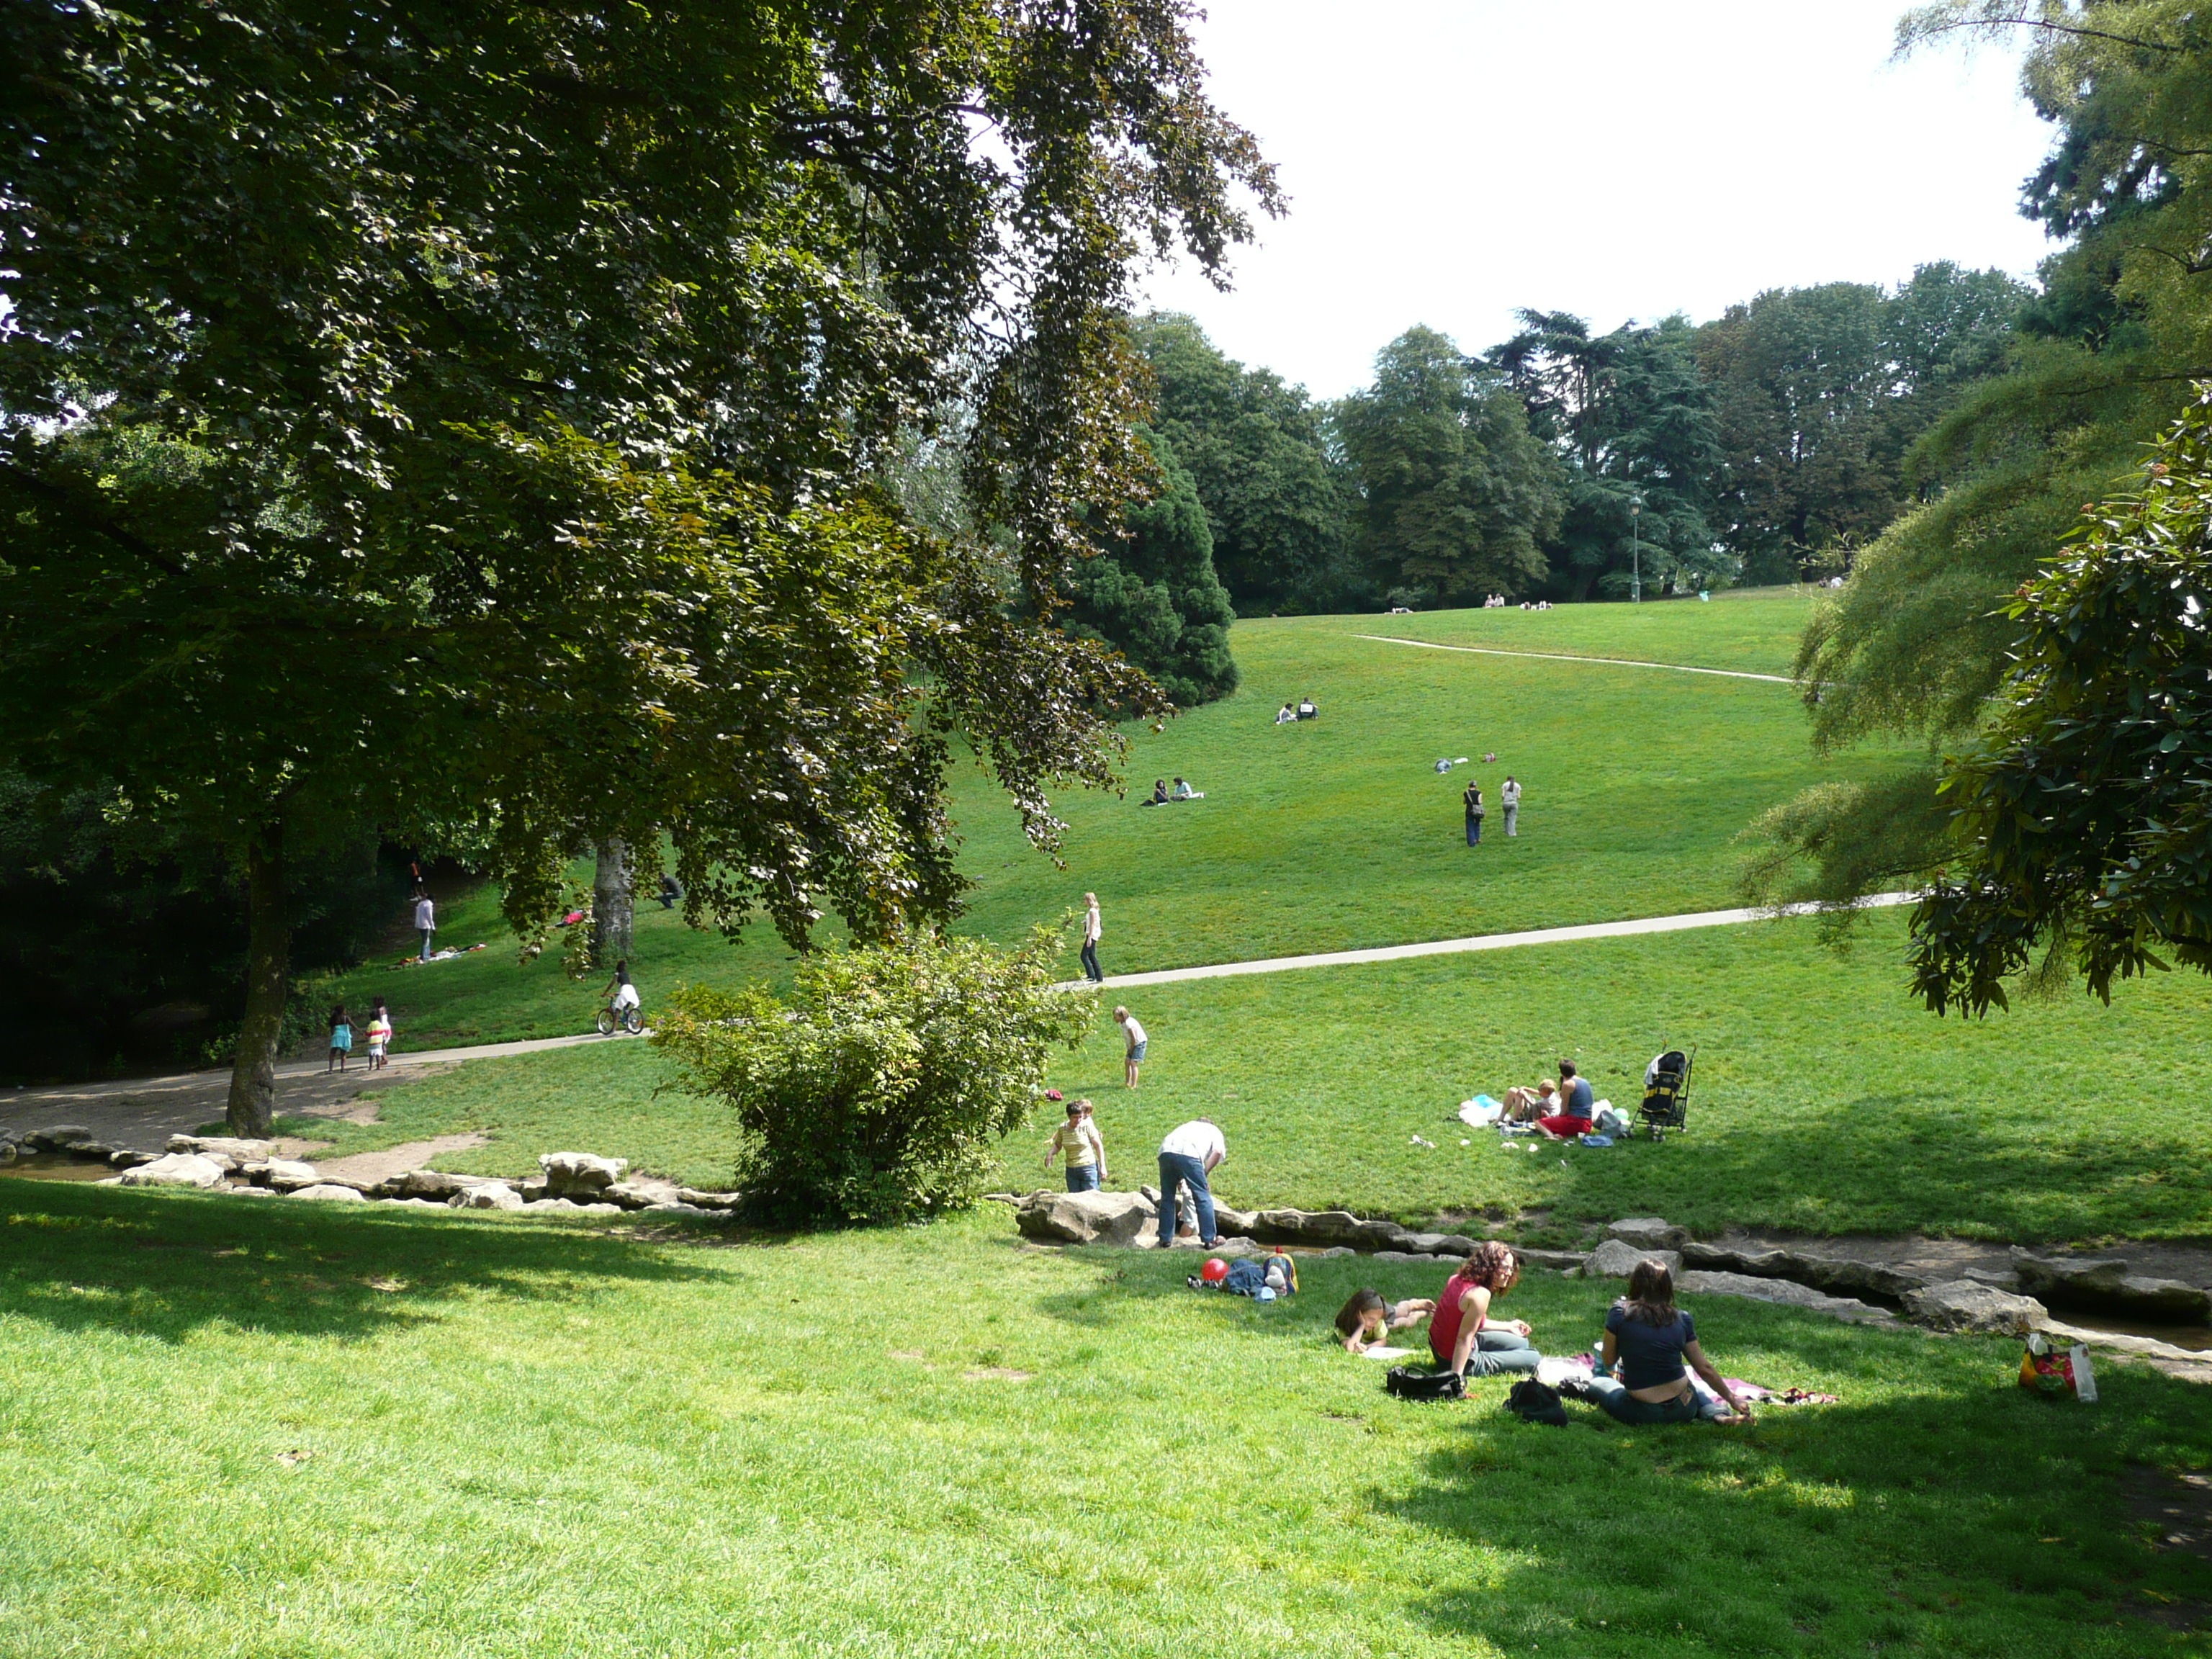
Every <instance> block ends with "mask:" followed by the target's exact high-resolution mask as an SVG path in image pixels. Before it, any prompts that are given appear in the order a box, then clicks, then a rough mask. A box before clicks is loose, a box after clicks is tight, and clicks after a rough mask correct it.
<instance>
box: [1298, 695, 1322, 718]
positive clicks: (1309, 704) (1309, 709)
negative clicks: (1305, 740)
mask: <svg viewBox="0 0 2212 1659" xmlns="http://www.w3.org/2000/svg"><path fill="white" fill-rule="evenodd" d="M1298 718H1299V719H1300V720H1319V719H1320V718H1321V710H1320V709H1318V708H1315V707H1314V700H1313V699H1312V698H1311V697H1300V698H1299V699H1298Z"/></svg>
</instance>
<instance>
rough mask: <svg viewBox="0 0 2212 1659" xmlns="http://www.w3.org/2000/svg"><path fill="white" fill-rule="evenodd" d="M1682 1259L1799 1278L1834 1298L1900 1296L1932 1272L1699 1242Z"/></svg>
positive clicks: (1726, 1269) (1802, 1252)
mask: <svg viewBox="0 0 2212 1659" xmlns="http://www.w3.org/2000/svg"><path fill="white" fill-rule="evenodd" d="M1682 1259H1683V1260H1684V1261H1686V1262H1688V1263H1689V1265H1690V1266H1692V1267H1711V1268H1717V1269H1719V1270H1720V1271H1722V1272H1724V1273H1747V1274H1748V1275H1750V1276H1751V1277H1752V1278H1753V1279H1796V1281H1797V1282H1798V1283H1799V1284H1801V1285H1812V1286H1813V1287H1814V1289H1815V1290H1820V1291H1827V1292H1828V1293H1829V1294H1830V1295H1831V1296H1868V1295H1872V1296H1900V1297H1901V1296H1903V1295H1904V1294H1905V1292H1906V1291H1917V1290H1918V1289H1919V1288H1920V1287H1921V1286H1922V1285H1925V1284H1927V1283H1928V1282H1929V1276H1928V1274H1926V1273H1919V1272H1916V1271H1914V1270H1913V1269H1912V1268H1911V1267H1892V1266H1888V1265H1887V1264H1885V1263H1882V1262H1879V1261H1852V1260H1850V1258H1848V1257H1844V1256H1829V1255H1814V1254H1812V1253H1810V1252H1808V1251H1805V1250H1740V1249H1733V1248H1731V1247H1730V1246H1728V1245H1724V1244H1704V1243H1699V1242H1698V1241H1697V1240H1696V1239H1692V1240H1691V1241H1690V1242H1689V1243H1686V1244H1685V1245H1683V1246H1682Z"/></svg>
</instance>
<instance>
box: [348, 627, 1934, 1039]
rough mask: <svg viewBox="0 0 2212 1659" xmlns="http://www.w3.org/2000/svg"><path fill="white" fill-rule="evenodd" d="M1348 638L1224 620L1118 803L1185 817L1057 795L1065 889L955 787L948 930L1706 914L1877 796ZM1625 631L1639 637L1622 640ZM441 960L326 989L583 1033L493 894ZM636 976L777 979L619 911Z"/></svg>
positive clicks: (982, 786)
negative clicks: (1475, 829) (1220, 647)
mask: <svg viewBox="0 0 2212 1659" xmlns="http://www.w3.org/2000/svg"><path fill="white" fill-rule="evenodd" d="M1803 611H1804V605H1803V604H1802V602H1800V601H1797V600H1795V599H1781V600H1777V599H1744V600H1739V601H1736V602H1735V603H1733V604H1729V605H1722V604H1719V603H1718V602H1716V603H1715V604H1713V605H1698V604H1696V603H1695V602H1691V603H1688V604H1670V605H1647V606H1644V607H1643V609H1642V611H1640V612H1638V611H1632V610H1631V608H1630V607H1627V606H1624V605H1591V606H1583V607H1579V608H1577V609H1575V610H1571V611H1569V610H1563V611H1549V612H1544V613H1537V614H1527V613H1522V612H1521V611H1491V612H1488V613H1485V612H1481V611H1468V612H1452V613H1435V614H1433V615H1431V616H1428V617H1417V618H1411V619H1409V618H1407V617H1395V618H1393V619H1391V620H1392V622H1393V623H1408V622H1409V621H1411V622H1418V623H1421V624H1422V625H1424V626H1425V627H1431V628H1435V629H1445V630H1450V629H1461V630H1462V631H1467V630H1473V631H1474V632H1483V631H1485V630H1494V629H1499V628H1507V629H1510V626H1511V625H1513V624H1516V623H1541V624H1542V625H1543V626H1544V627H1546V628H1547V629H1554V630H1557V629H1568V630H1570V631H1571V633H1572V634H1573V635H1574V637H1575V638H1577V639H1579V640H1582V641H1584V642H1586V643H1588V644H1589V645H1590V647H1591V648H1592V649H1593V650H1595V649H1598V648H1600V647H1602V648H1603V649H1605V650H1608V651H1610V650H1634V651H1637V652H1644V651H1649V652H1650V653H1656V654H1658V655H1662V656H1666V655H1668V654H1669V653H1672V654H1673V655H1674V656H1675V657H1678V658H1680V659H1692V658H1698V657H1712V658H1716V659H1720V658H1726V659H1729V661H1735V660H1736V659H1737V655H1739V654H1741V653H1753V656H1754V657H1756V653H1759V652H1765V653H1768V655H1769V656H1771V655H1773V654H1775V653H1780V654H1781V655H1782V656H1784V658H1786V655H1787V653H1788V652H1789V650H1790V649H1791V648H1793V647H1792V643H1791V642H1792V641H1794V638H1795V630H1796V628H1797V626H1798V625H1799V624H1800V623H1802V616H1803ZM1728 619H1736V620H1735V621H1733V622H1728ZM1372 621H1373V619H1371V618H1359V617H1320V618H1300V619H1295V620H1289V621H1283V622H1247V623H1238V624H1237V629H1236V647H1237V659H1238V661H1239V663H1240V664H1241V665H1242V667H1243V675H1244V690H1243V691H1242V692H1240V693H1239V694H1238V695H1237V696H1234V697H1231V698H1229V699H1227V700H1226V701H1225V702H1219V703H1216V704H1212V705H1211V706H1209V707H1207V708H1200V709H1195V710H1193V711H1192V712H1190V713H1188V714H1183V715H1182V716H1181V717H1179V718H1178V719H1176V720H1175V721H1173V722H1172V723H1170V726H1169V727H1168V728H1167V730H1166V731H1165V732H1162V733H1161V734H1160V735H1158V736H1157V737H1154V736H1152V735H1150V734H1146V733H1140V734H1139V735H1138V736H1137V737H1136V738H1135V740H1134V742H1133V753H1132V757H1131V759H1130V763H1129V776H1130V777H1131V779H1132V780H1133V781H1138V782H1141V783H1147V784H1148V783H1149V781H1151V780H1152V778H1154V777H1164V776H1171V775H1176V774H1181V775H1185V776H1187V777H1189V778H1191V779H1193V780H1194V781H1195V782H1196V784H1197V785H1198V786H1199V787H1201V788H1203V789H1205V790H1206V797H1207V798H1206V799H1205V800H1204V801H1200V802H1194V803H1188V804H1183V805H1173V806H1169V807H1163V808H1157V809H1147V808H1142V807H1139V806H1138V805H1135V804H1134V796H1133V797H1132V799H1130V800H1127V801H1122V800H1118V799H1113V798H1111V797H1106V796H1099V795H1096V794H1083V793H1073V794H1071V795H1070V796H1068V797H1067V798H1066V799H1064V800H1062V801H1060V803H1059V805H1060V811H1062V812H1063V813H1064V814H1065V816H1066V818H1067V820H1068V823H1069V825H1070V829H1069V833H1068V836H1067V840H1066V868H1065V869H1064V870H1061V869H1055V868H1054V866H1053V864H1052V862H1051V861H1050V860H1048V859H1046V858H1045V857H1043V856H1042V854H1038V853H1036V851H1035V850H1033V849H1032V848H1030V847H1029V846H1028V844H1027V843H1026V842H1024V840H1023V839H1022V837H1021V836H1020V834H1019V831H1018V828H1017V826H1016V825H1015V823H1014V822H1013V818H1012V813H1011V812H1010V811H1009V810H1008V809H1007V807H1006V805H1005V803H1004V801H1003V799H1001V798H1000V797H999V796H998V795H997V794H996V793H995V792H994V790H993V789H992V788H991V787H989V785H988V783H987V781H986V780H984V779H982V778H981V777H980V776H979V775H976V774H975V773H972V772H965V773H963V775H962V776H961V779H960V781H959V787H958V788H957V791H956V795H955V800H954V807H955V812H956V816H957V818H958V820H959V824H960V829H961V830H962V832H963V834H964V836H966V838H967V840H966V846H965V848H964V852H963V867H964V868H965V869H966V870H967V871H968V872H969V874H970V876H971V877H972V878H974V879H975V883H976V891H975V894H974V896H973V908H972V910H971V911H970V913H969V916H968V918H967V919H966V921H964V922H963V924H962V926H963V929H965V930H968V931H973V932H979V933H985V934H988V935H990V936H992V937H995V938H1000V939H1009V938H1012V937H1014V936H1016V935H1018V934H1019V933H1021V932H1022V931H1023V930H1024V929H1026V928H1027V927H1030V925H1031V924H1033V923H1035V922H1037V921H1050V920H1053V919H1055V918H1057V917H1059V916H1060V915H1061V914H1062V913H1063V912H1065V911H1066V910H1067V909H1068V908H1071V907H1073V906H1077V905H1079V904H1080V902H1081V898H1082V895H1083V893H1084V892H1085V890H1095V891H1097V893H1098V894H1099V896H1100V898H1101V900H1102V902H1103V905H1104V908H1105V918H1106V927H1107V934H1106V940H1105V944H1104V946H1103V951H1102V955H1103V958H1104V961H1105V964H1106V968H1107V971H1108V972H1109V973H1130V972H1138V971H1142V970H1145V969H1157V968H1169V967H1180V966H1185V965H1189V964H1194V963H1208V962H1225V961H1236V960H1241V959H1245V958H1249V957H1266V956H1279V955H1286V954H1293V953H1301V952H1306V951H1333V950H1346V949H1354V948H1358V947H1362V946H1368V945H1391V944H1401V943H1404V942H1407V941H1409V940H1417V939H1449V938H1455V937H1459V936H1462V935H1466V934H1474V933H1499V932H1507V931H1513V930H1518V929H1522V928H1533V927H1552V926H1561V925H1566V924H1571V923H1575V922H1587V921H1610V920H1615V919H1620V918H1624V917H1631V916H1643V915H1668V914H1672V913H1674V912H1679V911H1685V910H1700V909H1711V908H1722V907H1725V906H1728V905H1730V904H1733V903H1735V902H1736V894H1735V870H1736V866H1737V862H1738V858H1739V854H1738V849H1737V848H1735V845H1734V842H1735V836H1737V835H1738V834H1739V833H1740V832H1741V830H1742V829H1743V828H1744V826H1745V825H1746V824H1747V823H1748V822H1749V821H1750V820H1751V819H1752V818H1753V817H1755V816H1756V815H1757V814H1758V813H1759V812H1760V811H1763V810H1764V809H1765V808H1766V807H1768V806H1770V805H1773V804H1775V803H1776V802H1778V801H1779V800H1783V799H1787V798H1788V797H1790V796H1791V795H1793V794H1795V793H1796V792H1797V791H1798V790H1800V789H1801V788H1803V787H1806V786H1808V785H1809V784H1811V783H1814V782H1816V781H1820V780H1823V779H1827V778H1864V777H1869V776H1873V775H1877V774H1879V773H1880V772H1881V771H1882V770H1884V769H1887V768H1888V767H1889V766H1891V765H1893V764H1894V763H1895V762H1896V760H1897V758H1898V754H1897V752H1895V751H1883V750H1879V749H1870V750H1864V751H1859V752H1855V753H1853V754H1851V755H1850V756H1847V757H1835V758H1829V759H1819V758H1816V757H1814V756H1813V755H1812V754H1811V753H1810V751H1809V750H1808V745H1807V743H1806V738H1805V730H1804V720H1803V711H1802V709H1801V708H1800V707H1799V706H1798V704H1797V702H1796V699H1795V697H1794V696H1793V695H1792V693H1791V692H1790V689H1789V688H1788V687H1786V686H1780V685H1771V684H1762V683H1759V682H1754V681H1737V680H1725V679H1715V678H1707V677H1703V676H1696V675H1680V674H1667V673H1661V672H1656V671H1650V670H1644V669H1634V668H1620V667H1613V666H1607V665H1583V664H1578V663H1561V662H1541V661H1522V660H1517V659H1505V658H1498V657H1483V656H1463V655H1455V654H1451V653H1442V652H1430V651H1422V650H1418V649H1415V648H1413V647H1406V646H1397V645H1387V644H1377V643H1373V642H1370V641H1363V640H1360V639H1358V638H1355V637H1353V634H1354V632H1355V630H1362V629H1368V628H1369V626H1370V623H1371V622H1372ZM1723 622H1728V626H1726V627H1723V626H1721V625H1720V623H1723ZM1623 630H1627V631H1628V632H1629V633H1633V634H1635V635H1636V636H1637V639H1638V640H1640V641H1644V642H1643V643H1640V644H1635V643H1632V644H1623V643H1621V642H1620V641H1621V640H1622V638H1623V637H1625V636H1624V635H1623ZM1532 637H1533V636H1532ZM1561 642H1562V641H1561V638H1560V637H1559V635H1557V634H1556V633H1547V634H1546V635H1543V637H1542V639H1541V644H1542V645H1543V647H1544V648H1547V649H1548V648H1553V647H1556V646H1558V645H1559V644H1560V643H1561ZM1756 659H1758V660H1760V661H1765V660H1766V658H1765V657H1756ZM1309 694H1310V695H1311V696H1313V697H1314V698H1315V699H1316V701H1317V702H1318V703H1319V704H1320V706H1321V708H1322V711H1323V712H1322V719H1321V720H1318V721H1313V722H1308V723H1304V724H1302V725H1299V726H1290V727H1285V728H1282V729H1280V730H1278V729H1277V728H1275V727H1274V726H1272V725H1271V724H1270V721H1271V720H1272V716H1273V710H1274V709H1275V708H1276V707H1277V706H1279V703H1280V702H1282V701H1284V700H1285V699H1287V698H1295V697H1297V696H1304V695H1309ZM1492 751H1494V752H1496V753H1497V755H1498V761H1497V763H1495V764H1492V765H1484V764H1477V765H1476V766H1474V767H1473V768H1468V769H1459V770H1457V771H1455V772H1453V773H1450V774H1447V775H1437V773H1435V772H1434V771H1432V770H1431V763H1432V762H1433V761H1434V760H1436V759H1437V757H1439V756H1442V757H1447V758H1455V757H1459V756H1462V755H1468V756H1474V757H1480V756H1482V755H1483V754H1485V753H1488V752H1492ZM1470 771H1471V772H1472V773H1473V774H1474V775H1475V776H1476V777H1478V778H1480V780H1481V781H1482V782H1483V783H1484V784H1485V786H1486V788H1487V789H1488V790H1489V792H1490V794H1491V799H1492V805H1493V811H1492V817H1491V818H1490V819H1489V827H1488V832H1487V835H1486V840H1485V842H1484V844H1483V845H1482V846H1481V847H1480V848H1468V847H1467V846H1466V844H1465V842H1464V837H1463V835H1462V814H1461V807H1460V793H1461V790H1462V788H1463V787H1464V786H1465V783H1466V781H1467V778H1468V774H1469V772H1470ZM1509 771H1510V772H1512V773H1513V774H1515V775H1516V776H1517V777H1518V778H1519V779H1520V780H1521V781H1522V785H1523V787H1524V788H1525V789H1526V791H1527V798H1526V800H1525V802H1524V805H1523V819H1522V835H1521V836H1519V837H1518V838H1517V839H1516V840H1512V841H1508V840H1506V839H1505V837H1504V835H1503V834H1502V833H1501V832H1502V827H1503V826H1502V821H1501V818H1500V817H1499V816H1498V813H1497V812H1496V811H1495V810H1494V806H1495V799H1496V789H1497V786H1498V784H1499V782H1500V781H1502V780H1503V778H1504V775H1505V774H1506V773H1507V772H1509ZM441 938H443V939H447V940H448V941H450V942H453V943H460V944H471V943H474V942H476V941H477V939H484V940H487V941H489V943H490V944H491V945H492V948H491V949H489V950H487V951H483V952H482V953H481V954H479V955H477V956H475V957H469V958H467V959H465V960H461V961H454V962H447V963H436V964H433V965H432V966H430V967H428V968H409V969H399V970H397V971H394V970H393V969H391V968H389V967H388V966H386V967H379V968H374V969H363V970H362V971H360V972H357V973H356V974H354V975H349V976H348V978H347V979H346V980H345V981H343V984H342V985H341V987H339V989H340V992H341V994H343V995H344V996H345V997H347V998H348V999H349V1000H365V999H366V998H367V997H368V996H370V995H373V994H379V993H381V994H385V995H386V996H389V997H390V998H391V999H392V1005H393V1008H394V1012H395V1014H396V1016H397V1018H398V1024H399V1028H400V1046H401V1047H402V1048H425V1047H437V1046H443V1045H446V1044H449V1043H460V1042H490V1041H495V1040H500V1039H505V1038H510V1037H520V1036H556V1035H560V1034H563V1033H567V1032H573V1031H577V1030H586V1029H588V1026H589V1023H590V1019H591V1016H592V1012H593V1007H594V998H593V995H592V992H593V991H594V990H595V989H596V988H597V987H596V984H594V985H593V986H592V987H578V986H575V985H574V984H572V983H571V982H570V981H568V980H566V979H564V978H563V977H562V974H561V971H560V969H559V967H558V965H557V964H556V963H554V962H552V961H551V960H550V959H544V958H541V959H540V960H539V961H538V962H537V963H532V964H531V965H529V966H527V967H517V966H516V965H515V962H514V955H513V945H512V941H511V939H508V937H507V934H506V933H505V930H504V927H502V926H501V924H499V923H498V921H497V919H496V914H495V905H494V904H493V903H492V902H491V900H490V898H489V896H477V897H476V898H473V899H471V900H470V901H469V902H467V903H465V904H464V905H461V906H457V907H455V908H454V909H453V911H452V912H451V913H450V914H449V915H448V916H447V922H446V926H445V928H444V930H443V932H442V933H441ZM634 957H635V960H634V963H633V966H634V968H635V969H636V971H637V973H638V975H639V979H640V982H641V985H642V986H643V987H644V989H645V992H646V995H647V999H648V1003H650V1001H651V1000H653V998H655V997H656V996H658V995H662V994H665V993H666V992H667V991H669V990H671V989H672V988H673V987H675V986H676V985H677V984H678V983H682V982H685V981H704V982H710V983H717V984H729V983H732V982H735V981H741V980H743V979H745V978H748V977H762V978H769V979H771V980H774V979H777V978H780V977H782V976H784V975H787V972H788V964H789V960H790V958H789V954H788V952H787V951H786V950H785V948H784V946H783V945H782V944H781V941H780V940H778V939H775V937H774V935H773V934H772V933H770V932H769V930H768V929H766V928H765V927H761V928H759V929H757V930H756V931H755V932H754V933H752V934H751V935H750V937H749V940H748V942H747V943H745V944H744V945H740V946H738V947H737V948H735V949H732V947H731V946H729V945H726V943H725V942H724V941H722V940H721V939H720V937H719V936H717V935H708V934H699V933H690V932H689V931H688V930H686V929H684V927H682V925H681V921H680V919H679V918H678V917H677V916H675V915H670V914H667V913H664V912H663V911H661V910H660V908H659V906H658V905H649V906H647V908H645V909H643V910H641V912H640V932H639V936H638V946H637V950H636V951H635V953H634ZM1068 970H1069V972H1070V973H1071V975H1072V974H1073V972H1074V971H1075V967H1074V960H1073V952H1072V951H1071V952H1070V956H1069V964H1068Z"/></svg>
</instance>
